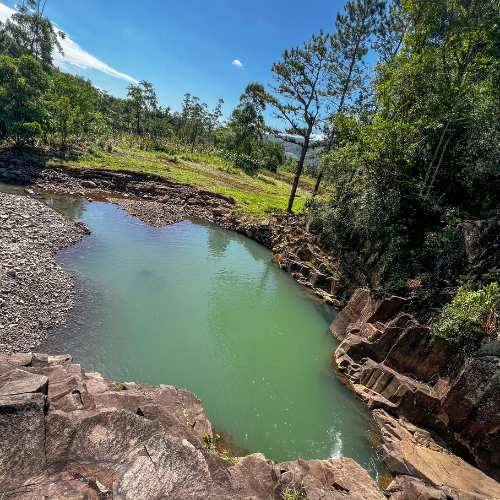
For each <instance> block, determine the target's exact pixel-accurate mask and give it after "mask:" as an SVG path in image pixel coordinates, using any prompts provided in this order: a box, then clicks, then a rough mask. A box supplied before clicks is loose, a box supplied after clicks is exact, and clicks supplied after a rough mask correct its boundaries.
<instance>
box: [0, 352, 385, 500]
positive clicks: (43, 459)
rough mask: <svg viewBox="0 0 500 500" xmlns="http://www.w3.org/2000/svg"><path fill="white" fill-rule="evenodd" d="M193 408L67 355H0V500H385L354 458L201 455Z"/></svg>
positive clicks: (199, 424)
mask: <svg viewBox="0 0 500 500" xmlns="http://www.w3.org/2000/svg"><path fill="white" fill-rule="evenodd" d="M204 434H208V435H211V434H212V428H211V424H210V422H209V421H208V419H207V418H206V416H205V413H204V411H203V408H202V406H201V403H200V401H199V400H198V399H197V398H196V397H195V396H194V395H193V394H191V393H190V392H188V391H186V390H178V389H175V388H174V387H170V386H166V385H162V386H159V387H152V386H150V385H146V384H141V385H135V384H126V383H125V384H116V383H114V382H110V381H108V380H106V379H103V378H101V377H100V376H99V375H98V374H85V373H84V371H83V370H82V369H81V367H80V366H79V365H77V364H73V362H72V359H71V357H70V356H47V355H39V354H34V355H32V354H16V355H13V356H2V355H0V498H1V499H2V500H7V499H9V500H12V499H19V500H35V499H36V500H40V499H45V500H52V499H54V500H55V499H61V498H65V499H68V500H71V499H75V500H76V499H86V500H105V499H111V498H114V499H131V500H141V499H144V500H155V499H157V500H160V499H175V500H188V499H212V500H230V499H247V500H257V499H269V500H272V499H279V498H282V493H283V492H286V491H288V490H290V489H292V488H296V489H298V490H300V491H301V495H302V498H304V497H305V496H307V498H309V499H310V500H319V499H324V500H341V499H342V500H383V498H384V497H383V495H382V493H381V491H380V490H379V488H378V487H377V485H376V484H375V483H374V482H373V480H372V479H371V478H370V477H369V476H368V474H367V472H366V471H365V470H364V469H363V468H361V467H360V466H359V465H358V464H356V463H355V462H354V461H353V460H351V459H348V458H343V459H340V460H326V461H314V462H304V461H302V460H299V461H296V462H287V463H282V464H276V463H274V462H271V461H266V460H265V459H263V457H262V456H261V457H259V456H252V455H251V456H247V457H244V458H240V459H239V460H238V462H237V464H236V465H234V466H233V465H231V464H230V463H228V462H226V461H224V460H222V459H221V458H220V456H219V455H218V454H217V453H214V452H213V450H212V452H211V451H209V450H207V449H205V448H204V447H203V444H202V443H203V435H204Z"/></svg>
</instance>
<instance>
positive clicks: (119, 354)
mask: <svg viewBox="0 0 500 500" xmlns="http://www.w3.org/2000/svg"><path fill="white" fill-rule="evenodd" d="M45 201H46V203H48V204H49V205H52V206H54V208H56V209H58V210H59V211H62V212H64V213H66V214H67V215H69V216H70V217H73V218H76V219H78V220H84V221H85V222H86V223H87V225H88V226H89V228H90V229H91V231H92V234H91V235H90V236H87V237H85V238H84V240H83V241H82V242H81V243H80V244H78V245H76V246H74V247H71V248H68V249H66V250H63V251H61V252H59V253H58V255H57V260H58V262H59V263H60V264H61V265H62V266H63V267H64V268H65V269H67V270H70V271H71V272H72V273H73V274H74V276H75V281H76V286H77V291H78V293H79V296H78V300H77V304H76V307H75V309H74V310H73V311H72V312H70V313H69V316H68V321H67V322H66V324H65V325H64V326H63V327H62V328H61V329H59V330H58V331H56V332H53V333H52V334H51V335H50V336H49V338H48V339H47V340H46V341H44V343H43V344H42V345H41V346H40V349H41V350H42V351H44V352H51V353H57V354H60V353H70V354H72V356H73V358H74V360H75V362H77V363H81V364H82V366H83V367H84V368H85V370H86V371H98V372H100V373H101V374H102V375H103V376H104V377H106V378H109V379H111V380H116V381H123V382H129V381H135V382H147V383H150V384H154V385H157V384H160V383H166V384H170V385H174V386H176V387H179V388H187V389H189V390H190V391H192V392H194V393H195V394H196V395H197V396H198V397H200V398H201V400H202V403H203V407H204V409H205V411H206V414H207V416H208V418H209V419H210V420H211V422H212V424H213V425H214V426H215V427H216V428H221V429H224V430H225V431H227V432H229V433H230V434H231V436H232V438H233V439H234V440H235V442H236V444H237V445H239V446H242V447H245V448H247V449H249V450H250V451H251V452H257V451H258V452H262V453H264V454H265V455H266V457H268V458H271V459H273V460H276V461H278V462H281V461H286V460H293V459H297V458H304V459H307V460H309V459H327V458H339V457H341V456H347V457H351V458H353V459H354V460H356V461H357V462H358V463H360V464H361V465H363V466H364V467H365V468H367V469H368V470H369V471H370V473H371V474H372V476H374V477H376V476H377V474H378V472H379V471H381V470H382V469H381V465H380V462H379V460H378V459H377V457H376V454H375V451H374V449H373V448H372V446H371V445H370V444H369V442H368V440H367V435H368V433H369V432H370V431H371V424H370V418H369V415H368V413H367V412H366V410H365V409H364V408H363V407H362V405H361V403H360V402H359V401H358V400H357V399H356V398H355V396H354V395H353V394H352V393H351V392H350V391H349V390H348V389H347V388H346V387H345V386H344V385H343V384H342V383H341V382H339V381H338V380H337V378H336V376H335V372H334V371H333V369H332V368H331V356H332V353H333V351H334V349H335V347H336V343H335V341H334V340H333V339H332V337H331V335H330V334H329V333H328V326H329V324H330V323H331V321H332V320H333V319H334V317H335V314H336V312H335V310H334V309H333V308H331V307H329V306H326V305H325V304H322V303H321V302H319V301H318V300H316V299H315V298H314V297H313V296H312V295H311V294H310V293H309V292H307V291H306V290H304V289H302V288H301V287H300V286H299V285H298V284H297V283H296V282H295V281H294V280H293V279H292V278H291V277H290V276H289V275H288V274H287V273H286V272H284V271H282V270H281V269H279V267H277V266H276V264H274V263H273V262H272V254H271V252H269V251H268V250H266V249H265V248H263V247H262V246H261V245H259V244H257V243H255V242H254V241H252V240H250V239H248V238H246V237H244V236H241V235H238V234H236V233H233V232H229V231H226V230H223V229H220V228H218V227H216V226H213V225H210V224H205V223H194V222H189V221H184V222H181V223H179V224H175V225H173V226H167V227H163V228H160V229H156V228H152V227H149V226H147V225H145V224H143V223H142V222H140V221H138V220H137V219H134V218H132V217H130V216H129V215H127V214H126V213H125V212H124V211H123V210H122V209H121V208H119V207H117V206H115V205H112V204H106V203H97V202H93V203H88V202H86V201H84V200H81V199H76V198H67V197H49V198H47V199H46V200H45Z"/></svg>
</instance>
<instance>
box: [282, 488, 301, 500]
mask: <svg viewBox="0 0 500 500" xmlns="http://www.w3.org/2000/svg"><path fill="white" fill-rule="evenodd" d="M281 498H282V499H283V500H300V499H301V498H302V499H304V500H307V495H306V494H305V492H304V487H303V486H302V485H296V484H295V485H292V486H289V487H288V488H286V489H285V490H283V491H282V492H281Z"/></svg>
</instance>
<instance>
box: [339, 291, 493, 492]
mask: <svg viewBox="0 0 500 500" xmlns="http://www.w3.org/2000/svg"><path fill="white" fill-rule="evenodd" d="M404 305H405V300H404V299H401V298H399V297H390V298H383V297H380V296H377V295H376V294H375V293H374V292H370V291H368V290H362V289H359V290H357V291H356V293H355V294H354V295H353V297H352V299H351V301H350V302H349V304H348V305H347V307H346V308H345V309H344V310H342V311H341V312H340V314H339V315H338V316H337V318H336V319H335V321H334V322H333V324H332V326H331V327H330V329H331V331H332V333H333V334H334V335H335V336H336V337H337V338H338V339H339V340H340V341H341V344H340V346H339V347H338V349H337V351H336V353H335V357H336V361H337V364H338V366H339V369H340V371H341V372H343V373H344V374H345V375H346V376H347V377H348V379H349V380H350V382H351V383H352V386H353V389H354V390H355V391H356V393H357V394H358V395H359V396H360V397H361V398H362V399H363V400H364V401H365V402H366V403H367V404H368V406H369V407H370V408H371V409H375V408H382V409H384V410H387V411H388V412H390V413H392V414H394V415H398V416H403V417H406V418H407V419H409V420H411V421H412V422H414V423H416V424H420V425H425V426H427V427H430V428H432V429H435V430H436V431H438V432H439V433H440V435H442V436H443V438H444V439H445V440H446V442H447V443H448V444H449V445H450V446H451V447H452V449H453V450H454V451H455V452H456V453H458V454H460V455H461V456H463V457H464V458H466V459H468V460H471V461H475V463H476V465H477V466H478V467H479V468H480V469H481V470H482V471H484V472H486V473H487V474H489V475H490V476H491V477H494V478H495V479H497V480H498V479H500V341H498V340H496V341H495V340H493V339H489V338H488V339H486V340H485V341H484V342H483V344H482V345H481V347H480V348H479V350H478V351H477V352H475V353H473V354H468V355H466V354H465V353H464V352H463V351H461V350H460V349H459V348H458V347H457V346H454V345H453V344H450V343H448V342H446V341H444V340H442V339H439V338H436V337H435V336H433V335H431V334H430V328H429V327H428V326H425V325H421V324H420V323H419V322H418V321H417V320H416V319H415V318H414V317H413V316H412V315H411V314H408V313H406V312H405V308H404ZM498 496H500V495H498Z"/></svg>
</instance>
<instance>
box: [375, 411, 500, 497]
mask: <svg viewBox="0 0 500 500" xmlns="http://www.w3.org/2000/svg"><path fill="white" fill-rule="evenodd" d="M373 416H374V419H375V422H376V423H377V425H378V426H379V428H380V432H381V435H382V440H383V443H384V444H383V445H381V446H380V447H379V453H380V454H381V456H382V458H383V460H384V463H385V464H386V466H387V468H388V469H389V470H390V471H391V473H392V474H394V475H396V476H397V477H396V480H395V481H394V482H393V483H392V484H391V485H390V487H389V489H388V491H386V493H389V494H390V495H391V500H411V499H415V500H416V499H417V498H420V500H424V499H429V500H430V499H434V498H436V499H442V500H445V499H453V500H461V499H464V498H467V499H476V500H479V499H484V498H488V499H495V498H497V497H498V493H499V492H500V484H499V483H497V482H496V481H495V480H494V479H491V478H490V477H488V476H487V475H486V474H484V473H483V472H481V471H479V470H478V469H476V468H475V467H472V466H471V465H469V464H468V463H466V462H464V461H463V460H462V459H461V458H459V457H457V456H456V455H453V454H452V453H451V451H450V450H449V449H448V448H447V447H446V445H445V443H444V442H443V440H442V439H441V438H440V437H439V436H437V435H436V434H435V433H433V432H432V431H428V430H427V429H423V428H420V427H417V426H415V425H413V424H412V423H411V422H409V421H408V420H407V419H405V418H404V417H400V418H399V419H396V418H394V417H391V416H390V415H389V414H388V413H386V412H385V411H383V410H374V411H373Z"/></svg>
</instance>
